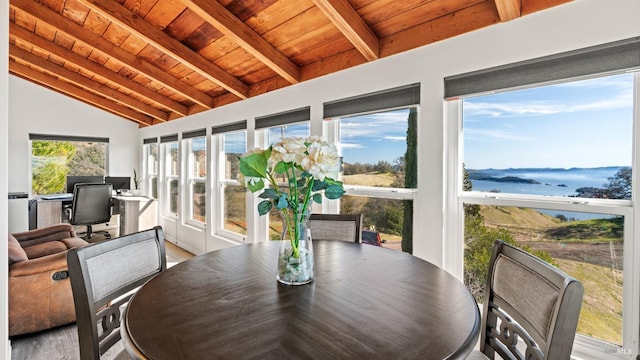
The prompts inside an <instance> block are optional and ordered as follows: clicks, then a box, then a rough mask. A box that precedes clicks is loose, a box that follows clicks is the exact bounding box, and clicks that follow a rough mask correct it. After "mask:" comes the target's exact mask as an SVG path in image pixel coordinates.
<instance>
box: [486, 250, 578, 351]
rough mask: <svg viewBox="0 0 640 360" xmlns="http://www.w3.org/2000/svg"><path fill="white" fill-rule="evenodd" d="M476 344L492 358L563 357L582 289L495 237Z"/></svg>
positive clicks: (570, 340) (570, 341)
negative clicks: (478, 339)
mask: <svg viewBox="0 0 640 360" xmlns="http://www.w3.org/2000/svg"><path fill="white" fill-rule="evenodd" d="M485 294H486V298H485V303H484V311H483V314H484V316H483V319H482V322H483V324H482V328H483V329H485V331H484V332H483V333H482V335H481V340H480V341H481V343H480V350H481V351H482V352H483V353H485V355H487V356H489V357H490V358H493V354H494V352H495V353H497V354H498V355H500V356H501V357H502V358H503V359H514V360H515V359H520V360H523V359H540V360H542V359H568V358H569V357H570V355H571V349H572V347H573V341H574V337H575V332H576V327H577V324H578V317H579V315H580V307H581V306H582V297H583V294H584V289H583V288H582V284H581V283H580V282H579V281H577V280H576V279H574V278H572V277H570V276H568V275H567V274H565V273H564V272H562V271H561V270H559V269H557V268H556V267H554V266H552V265H550V264H548V263H546V262H545V261H543V260H541V259H539V258H537V257H535V256H533V255H531V254H529V253H527V252H525V251H523V250H521V249H518V248H516V247H513V246H511V245H508V244H506V243H504V242H502V241H500V240H498V241H496V242H495V244H494V247H493V253H492V255H491V261H490V263H489V274H488V279H487V289H486V292H485Z"/></svg>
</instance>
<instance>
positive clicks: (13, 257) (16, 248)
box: [7, 234, 29, 266]
mask: <svg viewBox="0 0 640 360" xmlns="http://www.w3.org/2000/svg"><path fill="white" fill-rule="evenodd" d="M7 242H8V250H9V266H11V265H13V264H15V263H17V262H20V261H26V260H29V257H28V256H27V253H26V252H25V251H24V249H23V248H22V246H20V243H19V242H18V240H16V238H15V237H13V235H11V234H9V239H8V241H7Z"/></svg>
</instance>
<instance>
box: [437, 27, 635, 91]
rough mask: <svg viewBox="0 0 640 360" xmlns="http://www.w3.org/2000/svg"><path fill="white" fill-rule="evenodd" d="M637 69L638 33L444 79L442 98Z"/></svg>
mask: <svg viewBox="0 0 640 360" xmlns="http://www.w3.org/2000/svg"><path fill="white" fill-rule="evenodd" d="M633 69H640V37H634V38H630V39H625V40H620V41H615V42H611V43H607V44H602V45H597V46H592V47H588V48H584V49H579V50H574V51H569V52H564V53H560V54H556V55H550V56H545V57H540V58H536V59H532V60H527V61H522V62H517V63H513V64H508V65H503V66H497V67H493V68H489V69H485V70H479V71H474V72H469V73H465V74H460V75H455V76H449V77H446V78H445V79H444V86H445V91H444V93H445V94H444V96H445V99H455V98H457V97H462V96H469V95H474V94H479V93H484V92H491V91H497V90H502V89H509V88H517V87H523V86H527V85H533V84H541V83H547V82H554V81H559V80H567V79H572V78H579V77H584V76H588V75H595V74H605V73H612V72H620V71H625V70H633Z"/></svg>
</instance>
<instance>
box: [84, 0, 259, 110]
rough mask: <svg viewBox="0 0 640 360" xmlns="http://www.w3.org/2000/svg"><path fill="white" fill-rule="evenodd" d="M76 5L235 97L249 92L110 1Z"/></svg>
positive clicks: (180, 44)
mask: <svg viewBox="0 0 640 360" xmlns="http://www.w3.org/2000/svg"><path fill="white" fill-rule="evenodd" d="M79 2H80V3H82V4H83V5H86V6H87V7H89V8H90V9H92V10H93V11H95V12H97V13H99V14H100V15H102V16H104V17H106V18H107V19H109V20H111V21H112V22H113V23H115V24H117V25H119V26H120V27H122V28H123V29H125V30H127V31H129V32H130V33H132V34H134V35H135V36H138V37H140V38H142V39H144V40H145V41H147V42H149V43H150V44H151V45H152V46H154V47H156V48H158V49H159V50H162V51H164V52H165V53H167V54H168V55H169V56H171V57H173V58H175V59H176V60H178V61H180V62H182V63H183V64H184V65H186V66H189V67H190V68H192V69H193V70H194V71H196V72H198V73H199V74H201V75H202V76H204V77H205V78H207V79H209V80H210V81H212V82H214V83H215V84H218V85H219V86H221V87H223V88H224V89H226V90H227V91H229V92H231V93H233V94H234V95H236V96H238V97H239V98H241V99H246V98H247V97H248V96H247V92H248V91H249V89H248V86H247V85H246V84H245V83H243V82H242V81H240V80H239V79H237V78H235V77H234V76H232V75H231V74H229V73H227V72H225V71H224V70H222V69H221V68H220V67H218V66H217V65H216V64H214V63H212V62H211V61H209V60H207V59H206V58H204V57H203V56H202V55H200V54H198V53H197V52H195V51H193V50H191V49H190V48H189V47H187V46H186V45H184V44H182V43H181V42H180V41H178V40H176V39H174V38H172V37H171V36H169V35H168V34H166V33H164V32H163V31H162V30H160V29H159V28H157V27H156V26H154V25H153V24H151V23H149V22H147V21H146V20H145V19H143V18H142V17H140V16H138V15H137V14H134V13H133V12H131V11H129V10H128V9H127V8H125V7H124V6H122V5H120V4H119V3H117V2H115V1H113V0H79Z"/></svg>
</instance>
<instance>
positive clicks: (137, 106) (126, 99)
mask: <svg viewBox="0 0 640 360" xmlns="http://www.w3.org/2000/svg"><path fill="white" fill-rule="evenodd" d="M9 56H11V57H13V58H14V59H20V60H22V61H23V62H26V63H27V64H29V65H30V66H31V67H32V68H33V67H37V68H39V69H42V70H44V71H46V72H48V73H50V74H51V75H53V76H57V77H58V78H61V79H64V80H66V81H67V82H69V83H72V84H74V85H75V86H77V87H80V88H83V89H85V90H86V91H88V92H92V93H96V94H99V95H101V96H104V97H106V98H108V99H111V100H113V101H116V102H119V103H121V104H123V105H126V106H128V107H130V108H132V109H134V110H137V111H139V112H141V113H143V114H147V115H149V116H152V117H154V118H156V119H158V120H160V121H162V122H165V121H167V120H169V116H168V115H167V113H165V112H164V111H162V110H158V109H156V108H154V107H153V106H150V105H147V104H145V103H143V102H142V101H140V100H136V99H134V98H132V97H130V96H127V95H125V94H123V93H121V92H119V91H117V90H114V89H112V88H110V87H108V86H106V85H101V84H99V83H96V82H95V81H94V80H91V79H89V78H87V77H85V76H82V75H80V74H78V73H76V72H73V71H71V70H69V69H66V68H65V67H63V66H60V65H56V64H55V63H53V62H51V61H49V60H47V59H44V58H42V57H40V56H36V55H34V54H32V53H30V52H28V51H26V50H24V49H21V48H19V47H17V46H16V45H11V44H10V45H9Z"/></svg>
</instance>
